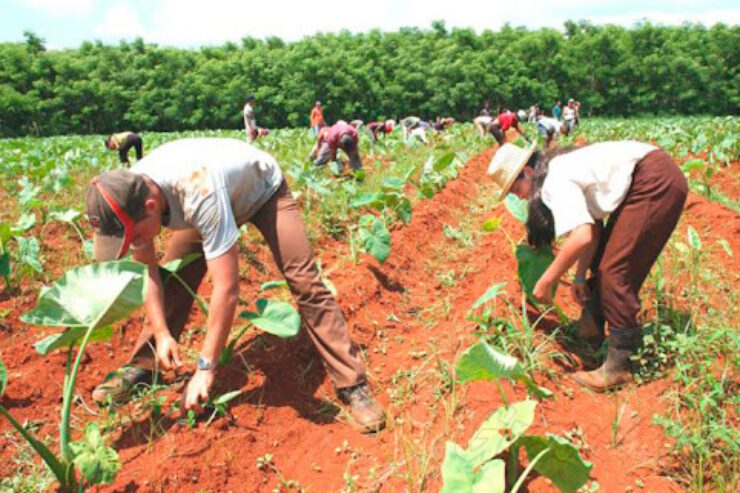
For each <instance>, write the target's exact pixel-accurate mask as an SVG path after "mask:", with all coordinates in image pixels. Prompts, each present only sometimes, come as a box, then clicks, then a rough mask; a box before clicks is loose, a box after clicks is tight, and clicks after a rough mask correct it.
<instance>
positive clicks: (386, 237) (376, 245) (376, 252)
mask: <svg viewBox="0 0 740 493" xmlns="http://www.w3.org/2000/svg"><path fill="white" fill-rule="evenodd" d="M356 231H357V233H356V238H357V240H355V241H356V242H357V244H354V243H353V246H354V247H355V248H359V249H360V250H362V251H364V252H367V253H369V254H370V255H372V256H373V257H375V259H376V260H377V261H378V262H380V263H381V264H383V263H385V261H386V260H388V257H390V254H391V234H390V233H389V232H388V229H387V228H386V227H385V224H384V223H383V221H382V220H381V218H378V217H375V216H373V215H372V214H366V215H364V216H362V217H361V218H360V222H359V224H358V225H357V228H356ZM354 237H355V235H353V238H354ZM355 257H356V255H355ZM355 262H357V260H355Z"/></svg>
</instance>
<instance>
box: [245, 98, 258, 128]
mask: <svg viewBox="0 0 740 493" xmlns="http://www.w3.org/2000/svg"><path fill="white" fill-rule="evenodd" d="M244 127H245V128H246V130H247V132H249V131H250V130H254V129H256V128H257V121H256V120H255V118H254V108H252V105H251V104H249V103H247V104H245V105H244Z"/></svg>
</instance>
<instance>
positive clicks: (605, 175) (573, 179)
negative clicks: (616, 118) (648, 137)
mask: <svg viewBox="0 0 740 493" xmlns="http://www.w3.org/2000/svg"><path fill="white" fill-rule="evenodd" d="M655 149H657V147H655V146H652V145H650V144H645V143H643V142H637V141H616V142H601V143H598V144H591V145H589V146H586V147H583V148H581V149H578V150H576V151H572V152H569V153H568V154H564V155H562V156H557V157H555V158H553V159H552V160H551V161H550V165H549V168H548V172H547V177H545V181H544V183H543V184H542V201H543V202H544V203H545V205H546V206H547V207H548V208H549V209H550V211H551V212H552V216H553V219H554V220H555V236H562V235H564V234H566V233H568V232H570V231H572V230H573V229H575V228H577V227H578V226H581V225H583V224H594V222H595V221H596V220H600V219H603V218H605V217H606V216H608V215H609V214H611V213H612V212H614V211H615V210H616V209H617V207H619V205H620V204H621V203H622V202H623V201H624V198H625V197H626V196H627V192H628V191H629V188H630V185H631V184H632V173H633V172H634V170H635V164H637V162H638V161H639V160H640V159H642V158H643V157H645V156H646V155H647V154H648V153H649V152H651V151H654V150H655Z"/></svg>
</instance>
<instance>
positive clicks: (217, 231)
mask: <svg viewBox="0 0 740 493" xmlns="http://www.w3.org/2000/svg"><path fill="white" fill-rule="evenodd" d="M86 205H87V214H88V217H89V219H90V224H91V225H92V226H93V228H94V231H95V239H94V243H93V252H94V257H95V259H96V260H98V261H104V260H112V259H120V258H122V257H123V256H124V255H125V254H126V252H127V251H128V250H129V248H130V249H131V250H132V254H133V258H134V260H137V261H139V262H143V263H145V264H147V265H148V266H149V283H148V288H147V293H146V303H145V306H146V314H147V319H148V320H147V324H146V326H145V328H144V330H143V331H142V333H141V335H140V336H139V339H138V342H137V343H136V345H135V349H134V353H133V357H132V358H131V360H130V362H129V364H128V365H127V366H126V367H124V368H123V369H122V370H120V371H119V372H118V375H117V376H116V377H114V378H112V379H110V380H108V381H107V382H104V383H103V384H101V385H99V386H98V387H97V388H96V389H95V391H94V392H93V398H94V399H95V400H96V401H98V402H104V401H106V400H107V399H114V400H122V399H126V397H127V395H128V393H129V390H130V389H131V387H132V386H134V385H136V384H139V383H151V381H152V378H153V372H154V371H156V368H157V365H156V364H155V360H156V361H157V362H158V364H159V365H160V366H161V367H164V368H172V367H174V366H180V364H181V362H180V357H179V349H178V342H177V340H178V338H179V336H180V334H181V333H182V330H183V327H184V325H185V322H186V321H187V318H188V313H189V312H190V308H191V307H192V304H193V298H192V296H191V295H190V294H188V291H187V290H186V289H185V288H184V287H183V286H182V285H181V284H180V283H179V282H168V283H166V284H164V285H163V283H162V281H161V278H160V275H159V270H158V262H157V252H156V249H155V246H154V238H156V237H157V236H158V235H159V232H160V229H161V227H162V226H165V227H167V228H169V229H170V230H171V231H172V233H171V235H170V237H169V241H168V244H167V248H166V250H165V254H164V257H163V259H162V262H163V263H166V262H170V261H172V260H175V259H178V258H183V257H185V256H186V255H189V254H192V253H202V254H203V256H202V257H200V258H198V259H196V260H195V261H194V262H192V263H190V264H188V265H187V266H185V267H183V268H182V269H181V271H180V272H179V276H180V277H181V278H182V279H183V280H184V281H185V283H187V284H188V286H189V287H190V289H192V291H197V289H198V286H199V285H200V283H201V281H202V279H203V277H204V276H205V273H206V271H208V273H209V275H210V278H211V279H212V282H213V291H212V295H211V301H210V307H209V312H208V320H207V331H206V335H205V339H204V341H203V346H202V348H201V351H200V356H199V358H198V362H197V371H196V372H195V374H194V375H193V377H192V378H191V379H190V381H189V382H188V383H187V385H186V386H185V389H184V392H183V398H182V403H183V405H182V409H183V412H184V410H189V409H198V408H199V407H200V403H201V402H205V401H207V400H208V397H209V395H210V391H211V387H212V385H213V382H214V379H215V377H216V366H217V364H218V360H219V356H220V355H221V351H222V350H223V348H224V344H225V343H226V340H227V338H228V336H229V331H230V329H231V326H232V324H233V321H234V312H235V310H236V306H237V302H238V299H239V266H238V260H239V257H238V253H239V247H238V244H237V241H238V239H239V236H240V235H239V227H240V226H241V225H243V224H245V223H247V222H250V223H252V224H253V225H254V226H255V227H256V228H257V230H259V232H260V233H261V234H262V236H263V237H264V239H265V241H266V243H267V245H268V246H269V247H270V251H271V252H272V255H273V258H274V259H275V263H276V264H277V267H278V268H279V269H280V272H281V273H282V274H283V276H284V277H285V280H286V281H287V283H288V286H289V287H290V290H291V293H292V294H293V296H294V297H295V300H296V302H297V304H298V309H299V311H300V313H301V318H302V320H303V323H304V325H305V327H306V329H307V330H308V334H309V336H310V338H311V340H312V341H313V343H314V345H315V346H316V348H317V350H318V352H319V355H320V356H321V358H322V360H323V363H324V367H325V368H326V372H327V373H328V374H329V377H330V378H331V379H332V381H333V383H334V385H335V387H336V389H337V394H338V395H339V398H340V399H341V400H342V401H343V402H344V403H346V404H348V407H349V412H350V414H351V416H352V417H353V419H354V421H355V423H356V424H357V427H358V428H359V429H360V430H362V431H363V432H369V431H374V430H379V429H380V428H382V427H383V426H384V414H383V411H382V409H381V408H380V406H379V405H378V403H377V402H376V401H375V399H374V398H373V396H372V393H371V390H370V387H369V384H368V382H367V378H366V374H365V368H364V365H363V362H362V359H361V358H360V355H359V353H358V350H357V347H356V346H355V345H354V344H353V343H352V341H351V340H350V336H349V333H348V331H347V325H346V322H345V319H344V317H343V315H342V312H341V310H340V308H339V305H338V304H337V302H336V300H335V299H334V297H333V296H332V294H331V293H330V292H329V290H328V289H327V288H326V286H325V285H324V283H323V282H322V280H321V275H320V273H319V271H318V269H317V267H316V262H315V261H314V256H313V252H312V249H311V245H310V244H309V242H308V239H307V237H306V232H305V229H304V224H303V220H302V218H301V211H300V208H299V207H298V206H297V205H296V203H295V201H294V200H293V196H292V195H291V193H290V189H289V188H288V185H287V183H286V181H285V178H284V176H283V173H282V171H281V170H280V167H279V166H278V163H277V162H276V161H275V159H274V158H273V157H272V156H271V155H269V154H267V153H265V152H263V151H260V150H258V149H256V148H254V147H252V146H251V145H249V144H246V143H244V142H241V141H238V140H235V139H222V138H194V139H182V140H177V141H174V142H171V143H168V144H165V145H163V146H161V147H158V148H157V149H156V150H155V151H153V152H151V153H150V154H149V155H148V156H147V157H146V158H144V159H142V160H141V161H140V162H139V163H137V164H136V165H135V166H133V167H132V168H131V170H130V171H123V170H117V171H111V172H106V173H103V174H101V175H99V176H97V177H96V178H94V179H93V180H92V182H91V184H90V185H89V186H88V189H87V195H86Z"/></svg>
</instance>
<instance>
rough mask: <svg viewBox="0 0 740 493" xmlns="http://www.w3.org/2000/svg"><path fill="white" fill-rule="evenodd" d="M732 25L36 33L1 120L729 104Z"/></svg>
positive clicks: (734, 102)
mask: <svg viewBox="0 0 740 493" xmlns="http://www.w3.org/2000/svg"><path fill="white" fill-rule="evenodd" d="M739 67H740V26H727V25H724V24H716V25H714V26H712V27H704V26H702V25H693V24H684V25H682V26H676V27H668V26H656V25H653V24H651V23H649V22H644V23H640V24H637V25H635V26H633V27H631V28H624V27H618V26H612V25H607V26H596V25H592V24H591V23H589V22H587V21H580V22H572V21H569V22H566V23H565V25H564V29H562V30H556V29H550V28H543V29H537V30H529V29H526V28H520V27H511V26H508V25H507V26H504V27H503V28H502V29H500V30H498V31H490V30H485V31H483V32H481V33H479V34H478V33H476V32H475V31H474V30H472V29H458V28H454V29H448V28H446V27H445V25H444V22H442V21H436V22H434V23H432V26H431V28H430V29H418V28H402V29H400V30H398V31H395V32H381V31H379V30H373V31H370V32H367V33H361V34H352V33H350V32H348V31H341V32H339V33H336V34H317V35H315V36H310V37H306V38H303V39H302V40H300V41H296V42H291V43H286V42H284V41H283V40H281V39H280V38H276V37H268V38H266V39H255V38H251V37H245V38H243V39H242V40H241V42H240V43H239V44H237V43H233V42H229V43H226V44H223V45H221V46H216V47H202V48H200V49H197V50H194V49H180V48H171V47H162V46H157V45H155V44H149V43H145V42H144V41H143V40H142V39H136V40H134V41H131V42H121V43H119V44H118V45H106V44H103V43H101V42H99V41H96V42H84V43H82V44H81V46H80V47H79V48H76V49H64V50H48V49H46V47H45V45H44V40H43V39H41V38H40V37H39V36H38V35H36V34H34V33H31V32H26V33H25V41H24V42H18V43H0V135H2V136H20V135H53V134H69V133H85V134H87V133H107V132H112V131H117V130H124V129H130V130H135V131H141V130H156V131H175V130H186V129H207V128H237V127H239V126H240V125H241V122H242V117H241V109H242V106H243V104H244V100H245V98H246V96H247V94H249V93H252V94H254V95H255V96H256V98H257V105H256V113H257V121H258V124H259V125H260V126H266V127H283V126H302V125H307V124H308V115H309V112H310V109H311V106H312V104H313V102H314V101H315V100H321V101H322V103H323V104H324V107H325V116H326V117H327V121H333V120H336V119H339V118H344V119H354V118H360V119H363V120H365V121H369V120H374V119H378V118H382V117H388V118H393V117H396V118H397V117H399V116H405V115H409V114H414V115H419V116H422V117H426V118H432V117H435V116H437V115H449V116H454V117H455V118H457V119H460V120H466V119H470V118H471V117H473V116H475V115H476V114H477V113H478V112H479V111H480V108H481V106H482V105H483V102H484V101H486V100H488V101H490V102H491V105H492V106H493V107H494V108H495V107H497V106H499V105H501V106H506V107H509V108H512V109H515V108H528V107H529V106H530V105H532V104H539V105H540V106H541V107H542V108H545V109H548V110H549V108H550V107H551V106H552V105H553V103H554V102H555V101H556V100H558V99H560V100H566V99H567V98H569V97H573V98H576V99H578V100H579V101H581V103H582V106H581V113H582V114H584V115H588V114H598V115H602V116H603V115H619V116H630V115H636V114H679V113H680V114H712V115H726V114H737V113H738V110H739V108H740V74H739V73H738V68H739Z"/></svg>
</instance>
